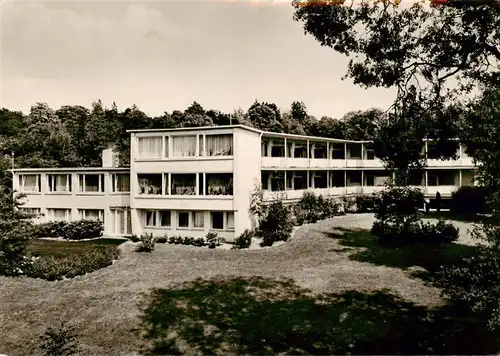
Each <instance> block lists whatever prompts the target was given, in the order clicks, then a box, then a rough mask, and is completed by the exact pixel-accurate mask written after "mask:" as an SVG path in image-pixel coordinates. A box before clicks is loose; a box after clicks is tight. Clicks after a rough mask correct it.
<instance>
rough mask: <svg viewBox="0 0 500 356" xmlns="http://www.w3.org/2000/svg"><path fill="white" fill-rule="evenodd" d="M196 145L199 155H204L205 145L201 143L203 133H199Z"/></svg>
mask: <svg viewBox="0 0 500 356" xmlns="http://www.w3.org/2000/svg"><path fill="white" fill-rule="evenodd" d="M198 141H199V142H198V147H199V152H198V155H199V156H204V155H205V145H204V144H203V135H200V136H199V138H198Z"/></svg>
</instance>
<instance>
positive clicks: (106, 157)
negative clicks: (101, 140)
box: [102, 147, 120, 168]
mask: <svg viewBox="0 0 500 356" xmlns="http://www.w3.org/2000/svg"><path fill="white" fill-rule="evenodd" d="M119 165H120V162H119V159H118V152H115V149H114V147H108V148H106V149H104V150H102V167H103V168H116V167H118V166H119Z"/></svg>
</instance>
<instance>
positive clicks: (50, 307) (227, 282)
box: [0, 214, 500, 355]
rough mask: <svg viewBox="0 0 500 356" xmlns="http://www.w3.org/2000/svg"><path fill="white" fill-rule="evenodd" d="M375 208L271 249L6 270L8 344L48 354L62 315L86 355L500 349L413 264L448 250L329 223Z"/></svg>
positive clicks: (171, 249)
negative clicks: (16, 274)
mask: <svg viewBox="0 0 500 356" xmlns="http://www.w3.org/2000/svg"><path fill="white" fill-rule="evenodd" d="M363 219H364V220H363ZM372 220H373V217H371V216H369V214H366V216H364V215H356V216H350V215H346V216H342V217H338V218H335V219H333V220H329V221H324V222H320V223H318V224H313V225H308V226H305V227H302V228H300V229H299V230H298V231H297V233H296V235H295V237H294V238H293V239H292V240H291V241H289V242H288V243H286V244H284V245H282V246H279V247H275V248H274V247H273V248H270V249H263V250H237V251H226V250H209V249H193V248H188V247H186V246H179V245H163V244H160V245H157V246H156V249H155V251H153V252H152V253H151V254H141V253H135V252H132V246H128V247H127V246H124V248H123V251H124V252H123V256H122V257H121V258H120V259H119V260H118V261H116V263H114V264H112V265H111V266H109V267H107V268H102V269H100V270H98V271H95V272H93V273H89V274H87V275H85V276H81V277H79V278H73V279H67V280H63V281H58V282H48V281H45V280H40V279H32V278H7V277H1V276H0V285H2V288H0V315H2V316H4V318H3V319H2V323H0V354H2V353H4V354H8V355H30V354H38V353H39V351H40V350H39V347H40V345H39V339H38V337H39V336H40V335H43V334H44V332H45V331H46V330H47V328H48V327H51V326H58V325H59V324H60V321H61V320H68V321H69V324H70V326H74V327H75V329H76V331H77V334H78V342H79V344H80V350H81V354H82V355H101V354H103V355H105V354H110V355H121V354H126V355H129V354H137V353H138V352H144V353H145V354H148V353H151V354H176V353H177V354H178V353H185V354H200V355H201V354H238V353H244V354H276V353H282V354H283V353H289V354H348V353H350V354H481V353H484V354H486V353H487V354H493V353H496V352H497V351H498V350H499V348H498V347H497V346H498V345H496V344H495V340H494V339H495V338H494V336H495V335H492V334H491V333H490V332H489V331H487V330H486V327H485V325H486V323H485V322H484V321H483V320H477V319H476V317H474V316H471V315H467V314H465V311H463V310H462V311H461V310H456V309H454V308H452V307H443V306H442V305H441V304H442V299H441V298H440V295H439V290H438V289H437V288H435V287H433V286H432V285H431V284H429V283H424V281H422V279H420V278H413V277H412V275H411V274H410V273H408V272H407V271H405V269H406V268H408V266H413V265H422V266H425V267H424V268H426V271H427V268H429V269H432V268H433V267H432V266H437V265H438V264H439V263H440V258H445V259H446V258H448V257H446V256H444V257H443V256H442V255H441V257H440V255H439V254H435V255H433V256H434V257H429V256H427V255H426V253H430V252H429V251H424V250H422V251H420V252H418V253H420V255H421V256H422V257H420V258H419V259H417V257H415V256H412V253H411V252H410V251H409V250H407V251H398V250H393V251H389V252H384V251H382V250H379V249H378V246H376V245H374V244H373V243H374V241H373V237H372V236H371V237H370V236H369V235H367V234H366V231H365V232H364V233H363V232H362V231H358V230H344V235H342V236H340V235H335V236H334V235H332V234H330V235H328V236H327V235H326V234H325V233H324V231H332V230H334V229H335V230H339V228H338V226H363V227H367V226H370V225H371V221H372ZM356 223H358V224H359V225H355V224H356ZM361 223H363V225H361ZM351 233H352V234H357V236H354V235H350V234H351ZM332 237H333V238H332ZM42 241H43V243H45V242H46V243H47V244H51V243H52V244H53V243H57V244H60V243H62V244H64V245H67V244H71V245H70V246H68V248H69V247H72V248H76V247H75V246H78V244H81V245H83V246H86V247H87V248H88V247H90V246H87V245H88V242H59V241H44V240H42ZM97 241H98V240H96V242H97ZM113 241H116V240H113ZM34 242H38V241H34ZM89 242H94V241H89ZM90 245H91V244H90ZM56 246H62V245H56ZM31 248H33V247H31ZM98 248H100V247H98ZM413 252H414V253H416V252H415V251H413ZM451 252H453V251H450V253H451ZM442 253H445V251H443V252H442ZM471 253H472V250H471ZM391 254H392V255H391ZM453 254H456V255H457V256H459V255H461V252H460V251H459V250H456V251H455V250H454V252H453V253H452V255H453ZM70 256H71V255H70ZM412 258H413V260H410V261H409V262H408V261H407V259H412ZM457 258H458V257H457ZM450 259H452V258H450ZM422 261H423V262H422ZM200 278H201V279H200ZM19 296H22V298H20V297H19ZM460 313H462V314H460ZM499 340H500V339H499Z"/></svg>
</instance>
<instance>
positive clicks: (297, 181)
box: [293, 172, 307, 190]
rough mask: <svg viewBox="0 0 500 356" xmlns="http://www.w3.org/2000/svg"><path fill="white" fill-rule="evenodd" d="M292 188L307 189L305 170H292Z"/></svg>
mask: <svg viewBox="0 0 500 356" xmlns="http://www.w3.org/2000/svg"><path fill="white" fill-rule="evenodd" d="M293 189H294V190H302V189H307V173H306V172H294V175H293Z"/></svg>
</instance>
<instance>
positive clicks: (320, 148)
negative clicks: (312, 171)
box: [311, 143, 328, 159]
mask: <svg viewBox="0 0 500 356" xmlns="http://www.w3.org/2000/svg"><path fill="white" fill-rule="evenodd" d="M311 156H312V157H311V158H316V159H325V158H328V151H327V149H326V145H325V144H318V143H315V144H314V154H313V155H311Z"/></svg>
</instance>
